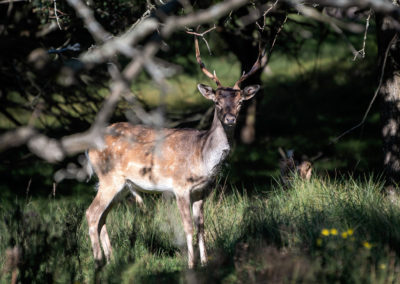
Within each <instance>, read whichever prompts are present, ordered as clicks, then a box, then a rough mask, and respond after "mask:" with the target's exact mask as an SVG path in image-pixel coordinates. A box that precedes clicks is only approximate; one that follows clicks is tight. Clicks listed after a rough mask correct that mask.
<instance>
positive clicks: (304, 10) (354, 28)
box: [290, 0, 364, 33]
mask: <svg viewBox="0 0 400 284" xmlns="http://www.w3.org/2000/svg"><path fill="white" fill-rule="evenodd" d="M290 2H291V3H292V4H293V6H294V7H295V8H296V9H297V10H298V11H299V12H300V13H301V14H303V15H304V16H306V17H309V18H311V19H314V20H317V21H320V22H323V23H327V24H332V23H334V24H336V25H337V26H338V27H340V28H342V29H345V30H349V31H351V32H354V33H360V32H362V31H363V30H364V28H363V27H362V26H360V25H359V24H354V23H345V22H342V21H339V20H337V19H335V18H333V17H330V16H328V15H325V14H322V13H320V12H319V11H318V10H317V9H315V8H312V7H308V6H305V5H304V4H301V3H300V2H299V1H295V0H292V1H290Z"/></svg>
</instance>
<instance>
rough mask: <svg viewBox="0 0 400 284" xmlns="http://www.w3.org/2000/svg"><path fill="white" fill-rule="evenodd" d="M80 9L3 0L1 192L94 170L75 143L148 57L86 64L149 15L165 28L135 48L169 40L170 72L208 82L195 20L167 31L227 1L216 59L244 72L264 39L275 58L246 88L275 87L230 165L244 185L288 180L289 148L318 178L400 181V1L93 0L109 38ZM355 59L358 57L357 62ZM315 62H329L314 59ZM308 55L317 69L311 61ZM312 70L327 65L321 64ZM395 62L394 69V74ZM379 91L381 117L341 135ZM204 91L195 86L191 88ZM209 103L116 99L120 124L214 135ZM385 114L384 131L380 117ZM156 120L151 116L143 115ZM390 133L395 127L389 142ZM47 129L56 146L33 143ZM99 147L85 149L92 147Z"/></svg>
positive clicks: (251, 108) (256, 110)
mask: <svg viewBox="0 0 400 284" xmlns="http://www.w3.org/2000/svg"><path fill="white" fill-rule="evenodd" d="M72 2H73V1H70V2H69V3H68V2H53V1H32V2H24V1H21V2H14V1H3V2H2V3H1V4H0V52H1V53H0V54H1V56H0V72H1V76H0V86H1V89H0V122H1V123H0V128H1V137H0V151H1V152H0V159H1V164H0V172H1V175H2V176H8V179H7V182H4V183H3V184H2V185H1V190H2V192H3V194H5V195H7V196H12V194H13V192H14V193H24V192H25V191H26V188H27V184H28V181H29V180H30V179H34V181H35V183H34V184H35V185H36V186H35V190H36V192H38V193H39V192H48V189H49V188H52V185H53V182H54V179H53V177H54V174H55V173H56V172H59V171H60V170H61V172H63V170H64V177H76V175H77V174H78V173H79V169H80V167H81V162H79V161H80V159H81V158H78V157H79V153H82V152H83V149H84V147H81V148H79V147H75V146H74V147H67V146H65V145H69V144H68V143H67V142H70V141H69V140H68V139H69V138H70V137H69V135H72V134H76V133H83V132H85V131H88V133H92V132H90V130H93V129H94V127H93V125H94V121H97V119H99V116H98V114H99V111H100V109H101V108H102V106H104V105H106V106H107V101H106V100H105V98H107V97H108V94H109V93H112V87H111V91H107V89H108V88H110V86H112V85H113V82H116V81H117V80H116V78H117V77H118V76H119V75H118V72H117V73H115V72H114V73H113V71H112V70H113V67H112V66H115V67H116V68H117V69H118V70H123V69H124V68H127V67H129V66H130V64H131V63H132V62H134V60H135V57H134V56H133V57H129V56H126V53H125V54H124V52H123V51H121V50H118V49H116V50H118V51H115V52H114V53H112V54H111V56H110V55H107V56H104V54H103V56H104V58H103V59H102V60H99V61H98V62H92V63H88V62H87V61H85V60H86V59H84V54H90V52H93V53H92V54H96V52H97V51H99V50H102V47H104V46H105V45H106V44H105V43H107V41H108V42H112V41H113V40H116V39H118V38H120V37H121V38H123V37H124V35H126V33H127V31H129V30H135V29H136V28H137V27H140V24H141V23H143V21H144V20H148V19H155V20H156V21H157V24H158V25H159V27H158V29H155V30H154V31H152V32H148V33H145V34H144V35H143V36H139V37H138V38H137V41H136V42H135V43H134V45H132V46H131V47H133V48H137V49H138V50H140V51H142V50H145V48H146V47H148V46H150V44H155V45H156V46H157V48H156V49H157V51H156V55H155V56H156V57H157V58H156V59H157V60H155V61H154V62H156V63H157V62H158V63H157V64H158V65H157V64H156V66H158V67H157V68H159V70H164V69H166V70H174V71H166V73H176V72H178V73H179V72H181V74H186V75H188V76H192V77H196V78H198V81H201V82H207V80H206V78H204V77H203V76H202V75H201V73H200V72H199V70H198V66H197V63H196V61H195V57H194V47H193V37H192V35H189V34H187V33H185V28H184V27H186V25H185V24H182V26H180V27H178V28H176V27H173V28H171V29H170V30H171V31H169V30H167V28H166V27H171V26H172V25H171V24H170V23H169V22H168V20H169V19H172V17H176V19H178V18H179V17H182V18H183V17H185V16H188V18H190V16H192V19H196V15H197V14H200V13H202V12H205V13H206V14H207V12H209V11H210V10H211V9H210V7H214V6H215V7H217V9H220V10H219V11H223V12H222V13H221V14H219V15H218V16H213V17H211V18H210V19H209V20H199V21H198V23H201V24H202V27H201V31H205V30H207V29H208V28H211V27H213V26H214V25H215V27H216V29H215V30H213V31H210V32H209V33H207V34H206V35H205V36H204V38H205V39H206V40H207V42H208V43H209V44H210V46H211V52H212V55H209V54H208V53H207V48H206V46H205V44H204V42H203V43H202V47H201V48H202V54H203V60H204V61H205V62H206V64H207V61H209V62H210V61H211V59H213V60H216V59H218V58H222V59H224V60H230V59H232V58H234V59H235V60H236V62H238V64H239V65H240V68H239V69H240V70H239V72H241V71H248V70H249V69H250V68H251V66H252V64H253V63H254V61H255V58H256V57H257V54H258V49H259V45H258V43H259V41H261V46H263V47H264V48H265V49H266V54H267V55H268V58H267V59H265V60H264V61H263V63H264V65H265V66H264V67H265V69H264V70H263V71H260V72H258V73H257V74H255V75H254V76H253V77H252V78H250V79H249V80H248V81H246V84H253V83H260V84H261V85H262V86H263V88H262V91H260V93H259V94H258V95H257V98H256V99H255V100H253V101H252V102H251V103H249V104H248V105H246V106H245V108H244V111H243V114H242V116H241V120H240V122H239V125H238V128H239V129H237V132H236V134H237V139H236V140H237V145H236V149H235V154H233V156H232V157H231V161H230V166H229V167H227V168H226V171H225V174H226V175H228V176H230V177H231V179H232V181H233V182H240V183H248V184H254V183H255V184H265V183H268V182H270V180H271V176H274V174H275V176H276V173H277V172H278V164H279V163H278V161H279V154H278V151H277V150H278V148H280V147H281V148H283V149H285V150H288V149H294V150H295V154H297V156H298V158H306V159H311V160H312V161H313V162H314V164H315V167H316V169H317V172H318V170H320V173H323V174H325V173H328V174H333V175H335V174H337V173H348V172H350V173H352V174H356V175H357V174H364V173H365V172H375V173H378V174H381V173H382V172H384V173H385V174H386V177H387V179H386V180H387V182H388V184H390V185H397V183H398V182H399V177H400V176H399V169H400V157H399V155H400V150H399V146H398V145H399V144H400V143H399V142H400V141H399V139H400V138H399V137H400V134H399V131H398V129H399V106H398V97H399V88H400V87H399V84H400V81H399V75H398V72H399V62H398V59H399V58H400V57H399V49H398V45H399V38H398V29H399V22H398V18H399V10H398V7H397V6H396V5H393V4H391V5H389V4H390V3H389V2H387V3H386V2H382V3H383V4H379V5H378V4H376V3H375V4H374V2H373V1H366V2H365V5H363V6H360V5H358V2H357V1H354V3H353V2H352V1H347V2H346V1H345V2H346V3H344V2H343V3H344V4H343V3H341V4H340V5H342V6H340V7H338V6H337V5H339V4H335V2H334V1H311V2H312V3H311V2H310V3H305V4H300V3H297V2H296V1H294V2H289V1H288V2H286V1H253V2H249V3H239V1H237V2H238V3H237V4H235V5H236V6H235V5H233V4H230V5H232V7H233V8H229V9H226V10H223V9H222V8H223V7H222V8H221V7H220V6H222V5H223V4H226V3H228V4H229V3H234V2H235V1H232V2H229V1H228V2H222V3H218V2H217V1H215V2H214V1H206V2H201V3H200V2H197V1H193V2H192V3H189V2H187V3H186V2H182V3H179V2H177V1H172V2H170V3H167V4H165V5H163V4H162V3H161V2H157V1H155V2H151V1H147V2H144V1H130V2H128V1H118V0H115V1H89V2H88V5H89V6H88V7H89V9H90V11H92V13H93V16H94V18H93V19H94V20H95V21H96V22H98V23H99V24H100V25H101V26H102V27H103V28H104V30H105V31H107V33H103V35H105V36H104V39H103V41H102V40H99V39H98V38H96V36H95V35H96V33H93V31H91V30H90V27H89V26H90V25H88V22H86V21H87V20H88V19H89V18H90V14H88V15H89V16H86V18H85V17H84V16H82V15H80V14H79V13H81V12H82V11H83V10H82V9H81V10H79V9H78V10H76V9H75V8H74V7H73V5H74V4H72ZM77 3H80V1H77ZM54 4H56V5H57V13H55V11H56V10H55V9H54V7H55V6H54ZM220 4H221V5H220ZM70 5H71V6H70ZM218 5H220V6H218ZM207 9H210V10H207ZM369 9H371V10H369ZM77 11H80V12H78V13H77ZM370 11H371V12H370ZM210 13H211V12H210ZM210 13H209V15H210ZM370 13H371V14H372V17H370V19H369V18H368V24H369V28H368V30H367V31H366V32H365V38H364V31H365V27H366V19H367V17H368V15H369V14H370ZM57 22H58V23H57ZM176 22H177V23H178V21H177V20H176ZM179 23H180V22H179ZM195 25H197V22H196V21H192V22H191V23H189V24H188V26H187V27H188V28H189V27H192V28H193V29H194V28H195V27H194V26H195ZM88 27H89V30H88ZM375 35H376V36H375ZM104 41H105V42H104ZM363 43H365V47H364V48H363V50H361V51H360V52H358V53H357V50H356V49H355V48H354V46H356V47H357V49H358V47H359V46H362V45H363ZM389 43H390V48H389V49H388V45H389ZM339 45H340V46H341V47H343V46H346V49H347V51H345V52H343V48H342V49H340V52H341V53H342V54H343V55H342V57H341V58H340V60H332V62H331V63H330V64H329V65H324V67H319V66H318V64H319V63H318V58H319V56H322V55H321V54H322V53H323V51H324V50H325V49H330V50H335V48H336V46H339ZM376 48H377V52H376ZM127 50H128V49H126V50H125V52H128V53H129V52H130V51H129V50H128V51H127ZM338 51H339V49H338ZM365 52H366V53H365ZM332 54H334V52H332ZM357 54H358V56H356V55H357ZM361 54H363V55H364V54H365V57H364V56H361ZM353 57H356V60H354V61H352V59H353ZM226 58H228V59H226ZM312 58H316V59H315V60H314V63H312V62H313V59H312ZM306 59H309V63H304V62H305V60H306ZM274 60H275V61H274ZM159 62H161V63H159ZM167 62H168V63H167ZM280 62H291V63H292V64H293V65H295V64H296V66H298V67H296V68H298V69H299V70H300V71H295V72H298V73H296V75H293V74H294V73H295V72H294V71H290V68H288V70H287V72H286V73H287V74H286V75H285V76H275V77H271V76H270V75H268V74H269V73H268V72H271V70H272V72H274V69H273V68H272V67H271V68H272V69H271V68H270V66H269V65H267V63H268V64H272V66H277V69H279V68H280V67H279V66H280ZM384 62H385V63H384ZM274 64H275V65H274ZM282 64H283V63H282ZM304 64H314V67H313V68H309V67H307V66H305V65H304ZM383 64H385V68H384V73H382V72H381V70H382V69H383ZM163 68H164V69H163ZM168 68H169V69H168ZM144 69H145V70H147V73H146V72H144V71H142V72H139V74H140V75H139V76H138V77H137V78H136V79H132V80H126V83H127V84H128V85H130V86H134V85H135V84H136V83H138V82H140V83H142V84H149V85H154V84H159V82H157V80H154V76H153V75H152V73H151V72H150V71H149V70H148V69H146V68H144ZM150 69H151V68H150ZM125 70H126V69H125ZM216 71H217V73H218V72H219V71H218V70H216ZM239 72H238V71H234V70H232V72H231V73H232V74H230V76H231V77H232V78H234V79H233V80H235V79H237V78H239V77H240V73H239ZM293 72H294V73H293ZM120 73H121V74H124V73H123V72H122V71H121V72H120ZM292 73H293V74H292ZM110 74H111V75H110ZM382 74H383V75H382ZM381 76H382V84H381V85H379V82H380V77H381ZM166 77H167V75H166ZM270 78H273V79H270ZM135 80H136V81H135ZM208 83H209V82H208ZM378 86H380V89H379V97H380V100H381V103H382V104H381V106H380V107H381V108H380V110H379V109H378V108H377V107H378V106H377V105H376V104H373V105H372V109H371V111H370V112H369V114H368V116H367V120H366V121H365V123H363V124H362V127H358V128H356V129H355V130H354V131H351V132H349V133H348V134H347V135H345V136H343V137H342V138H341V139H339V140H337V139H335V138H336V137H337V136H339V135H340V134H341V133H343V132H345V131H346V130H348V129H350V128H352V127H353V126H354V125H356V124H357V123H358V122H359V121H360V119H361V118H362V117H363V115H364V112H365V110H366V109H367V107H368V105H369V104H370V102H371V99H372V97H373V93H374V90H376V88H377V87H378ZM193 92H195V85H193V88H192V90H190V93H193ZM114 107H115V109H114ZM207 107H208V105H201V104H200V105H198V106H197V107H194V108H190V109H186V110H185V111H182V109H181V110H171V108H168V107H163V106H161V107H160V106H154V105H152V104H150V103H149V102H148V101H146V98H145V97H144V98H143V97H140V96H136V97H132V98H131V99H126V97H125V99H124V98H123V99H121V98H120V100H118V103H115V104H114V105H113V107H112V108H111V112H110V115H107V119H106V122H107V123H108V122H112V121H121V120H127V119H128V118H127V116H126V113H127V112H129V111H130V110H131V109H134V110H137V108H140V111H142V112H141V113H144V114H146V113H147V114H148V115H149V117H152V115H154V113H156V112H158V113H161V114H162V115H163V117H164V118H165V119H167V120H166V121H168V122H169V123H170V125H174V126H177V127H187V126H189V127H198V126H199V125H203V126H202V127H204V124H203V122H204V121H203V120H202V119H201V118H202V117H203V114H204V113H206V111H207ZM135 113H136V115H137V113H138V112H135ZM378 113H380V119H381V123H382V124H381V125H379V123H377V120H376V119H375V117H376V115H378ZM139 116H140V115H139ZM144 120H145V119H143V117H139V120H138V121H139V122H143V121H144ZM166 126H168V125H166ZM24 131H25V132H24ZM379 132H382V133H383V140H380V139H381V138H380V135H379ZM39 134H40V135H45V136H44V137H46V139H48V140H46V139H45V138H43V137H42V136H40V137H42V138H43V139H45V140H44V141H46V143H44V144H38V141H37V140H38V139H36V140H32V138H38V135H39ZM51 139H54V140H51ZM88 140H89V142H90V141H92V140H93V141H94V140H95V139H88ZM57 141H58V142H60V141H61V142H60V144H57V143H58V142H57ZM85 141H86V142H85V143H86V144H85V143H83V144H82V145H89V144H90V143H89V142H88V141H87V140H85ZM50 142H51V143H53V144H51V143H50ZM88 143H89V144H88ZM351 143H353V144H351ZM354 143H355V144H354ZM357 143H358V144H357ZM247 144H249V145H250V146H247ZM37 145H39V146H37ZM51 145H53V146H52V147H55V149H59V148H57V147H58V146H60V145H61V146H62V147H61V148H60V149H61V150H60V151H61V154H60V155H61V156H60V157H62V158H60V159H52V158H51V157H50V158H49V156H48V153H47V154H46V153H45V152H46V151H47V152H50V150H51V149H53V148H51V147H50V146H51ZM57 145H58V146H57ZM78 148H79V150H75V149H78ZM71 149H74V150H71ZM380 149H383V155H382V154H381V153H382V151H381V150H380ZM38 156H39V157H38ZM382 156H383V159H382ZM48 161H50V162H52V163H48ZM65 169H66V170H65ZM66 173H68V174H66ZM81 179H82V178H81ZM71 185H74V188H75V187H76V182H74V181H72V182H68V181H63V182H62V184H60V185H59V186H61V188H63V186H65V188H70V187H71ZM6 192H8V194H6ZM65 193H68V190H67V189H65Z"/></svg>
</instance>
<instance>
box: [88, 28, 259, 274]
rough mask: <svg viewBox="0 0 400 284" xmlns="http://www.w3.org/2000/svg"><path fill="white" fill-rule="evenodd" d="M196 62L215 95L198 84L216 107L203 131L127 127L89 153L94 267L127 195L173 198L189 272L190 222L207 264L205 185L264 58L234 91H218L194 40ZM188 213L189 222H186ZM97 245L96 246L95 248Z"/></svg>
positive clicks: (107, 251)
mask: <svg viewBox="0 0 400 284" xmlns="http://www.w3.org/2000/svg"><path fill="white" fill-rule="evenodd" d="M195 50H196V60H197V62H198V64H199V65H200V68H201V70H202V72H203V73H204V74H205V75H207V77H209V78H210V79H212V80H213V81H214V82H215V83H216V84H217V89H215V90H214V89H213V88H211V87H209V86H206V85H203V84H198V85H197V88H198V89H199V91H200V93H201V94H202V95H203V96H204V97H205V98H206V99H209V100H212V101H213V102H214V104H215V110H214V118H213V121H212V124H211V127H210V128H209V129H208V130H203V131H199V130H196V129H154V128H151V127H148V126H142V125H131V124H129V123H127V122H120V123H115V124H112V125H111V126H109V127H108V128H107V135H106V136H105V138H104V139H105V147H104V148H103V149H91V150H89V152H88V158H89V164H90V165H91V167H92V169H93V170H94V172H95V173H96V174H97V177H98V180H99V185H98V191H97V195H96V197H95V198H94V200H93V202H92V203H91V205H90V206H89V208H88V209H87V211H86V218H87V222H88V226H89V235H90V240H91V243H92V248H93V254H94V259H95V261H96V265H97V266H99V265H101V264H102V262H103V253H102V250H101V247H102V248H103V251H104V255H105V257H106V259H107V261H109V260H110V257H111V255H112V248H111V243H110V239H109V236H108V234H107V229H106V217H107V214H108V212H109V210H110V208H111V205H112V204H113V202H114V201H115V200H116V196H117V195H118V194H120V193H121V192H123V191H126V192H127V191H128V190H127V189H129V190H130V192H131V193H132V194H133V195H134V196H135V197H136V200H137V201H139V202H142V199H141V197H140V195H139V192H166V191H169V192H172V193H173V194H174V195H175V197H176V200H177V205H178V208H179V211H180V215H181V218H182V221H183V227H184V231H185V235H186V241H187V249H188V266H189V268H193V266H194V254H193V244H192V240H193V220H194V223H195V225H196V229H197V240H198V246H199V250H200V260H201V264H202V265H205V264H206V262H207V253H206V245H205V239H204V217H203V203H204V199H205V197H206V196H207V194H208V192H209V189H210V185H211V184H212V182H213V180H215V176H216V175H217V173H218V171H219V168H220V166H221V164H222V162H223V161H224V160H225V158H226V157H227V155H228V153H229V151H230V148H231V145H232V139H233V130H234V126H235V124H236V119H237V117H238V114H239V110H240V108H241V105H242V102H243V101H245V100H248V99H250V98H252V97H253V96H254V95H255V94H256V93H257V91H258V90H259V88H260V86H259V85H252V86H247V87H245V88H244V89H241V88H240V85H241V83H242V82H243V81H244V80H245V79H247V78H248V77H249V76H251V75H252V74H254V72H256V71H257V70H258V69H260V66H261V58H262V57H263V56H264V53H263V52H261V49H260V53H259V55H258V58H257V60H256V62H255V63H254V65H253V67H252V68H251V70H250V71H249V72H248V73H243V75H242V76H241V77H240V79H239V80H238V81H237V82H236V83H235V85H234V87H232V88H230V87H223V86H222V85H221V82H220V81H219V79H218V78H217V76H216V74H215V72H214V74H212V73H211V72H209V71H208V70H207V69H206V67H205V65H204V64H203V62H202V61H201V57H200V50H199V44H198V40H197V37H196V36H195ZM191 209H192V210H193V220H192V217H191ZM100 243H101V246H100Z"/></svg>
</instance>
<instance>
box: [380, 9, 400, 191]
mask: <svg viewBox="0 0 400 284" xmlns="http://www.w3.org/2000/svg"><path fill="white" fill-rule="evenodd" d="M376 24H377V40H378V56H379V58H378V60H379V66H380V68H379V70H382V69H383V68H384V71H383V72H384V73H383V77H382V78H383V80H382V85H381V88H380V91H379V95H380V98H381V122H382V138H383V154H384V158H383V165H384V172H385V175H386V182H387V186H389V187H391V188H394V186H396V185H398V184H399V182H400V39H399V34H398V32H397V31H396V29H395V26H394V22H393V19H392V18H390V17H385V16H382V15H377V16H376ZM385 61H386V65H385V66H383V65H384V64H385ZM379 76H381V74H380V73H379Z"/></svg>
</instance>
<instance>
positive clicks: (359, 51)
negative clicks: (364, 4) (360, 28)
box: [353, 9, 372, 61]
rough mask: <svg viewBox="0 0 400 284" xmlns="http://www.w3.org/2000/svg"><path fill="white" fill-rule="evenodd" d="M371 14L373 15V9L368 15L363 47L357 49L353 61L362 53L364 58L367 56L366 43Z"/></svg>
mask: <svg viewBox="0 0 400 284" xmlns="http://www.w3.org/2000/svg"><path fill="white" fill-rule="evenodd" d="M371 15H372V9H370V10H369V13H368V17H367V19H366V21H365V32H364V38H363V45H362V49H360V50H358V51H357V53H356V54H355V55H354V58H353V61H355V60H356V59H357V57H358V55H361V57H362V58H365V44H366V42H367V33H368V27H369V19H370V18H371Z"/></svg>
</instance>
